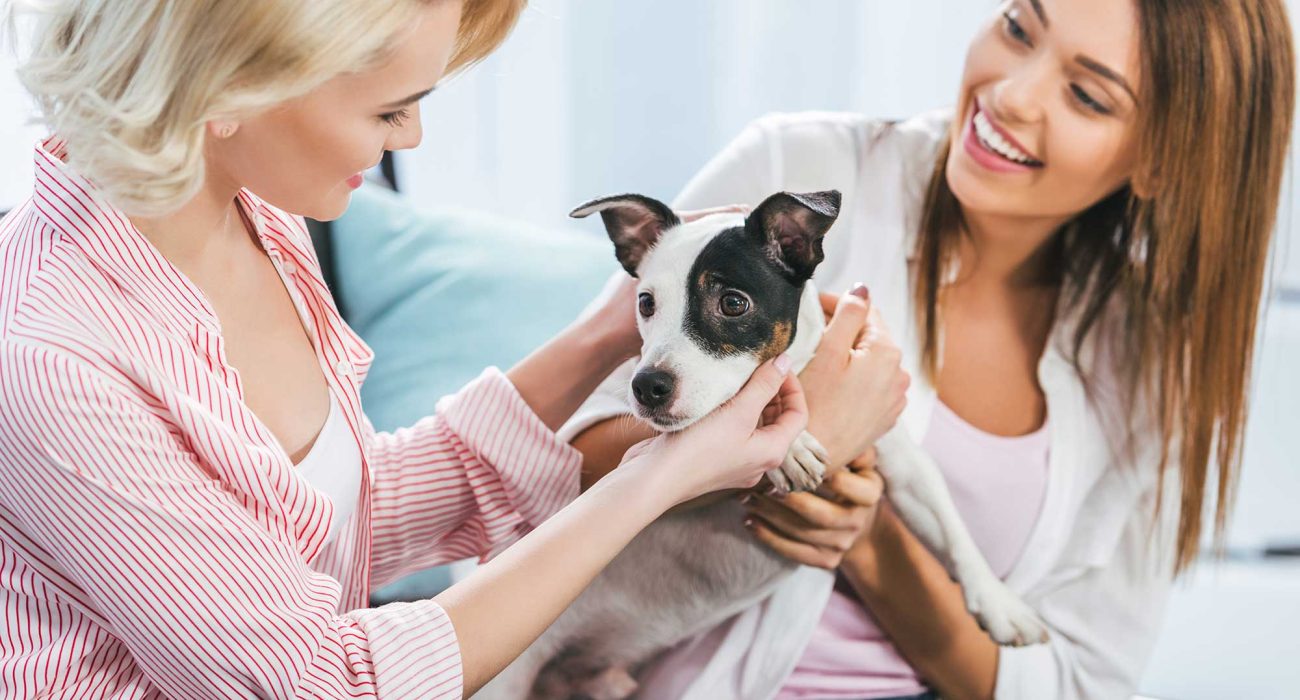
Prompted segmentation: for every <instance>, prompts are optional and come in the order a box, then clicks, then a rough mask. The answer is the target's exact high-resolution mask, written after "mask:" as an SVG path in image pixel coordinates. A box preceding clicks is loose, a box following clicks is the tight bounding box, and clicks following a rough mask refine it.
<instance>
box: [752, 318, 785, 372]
mask: <svg viewBox="0 0 1300 700" xmlns="http://www.w3.org/2000/svg"><path fill="white" fill-rule="evenodd" d="M793 331H794V324H792V323H790V322H789V321H779V322H777V323H776V324H775V325H773V326H772V339H771V340H769V341H768V342H767V345H764V346H763V347H762V348H761V349H760V350H759V352H758V361H759V362H767V361H768V360H770V359H772V358H773V357H776V356H777V355H780V354H781V353H783V352H785V351H786V349H787V348H789V347H790V341H792V340H793V337H792V336H793V335H794V333H793Z"/></svg>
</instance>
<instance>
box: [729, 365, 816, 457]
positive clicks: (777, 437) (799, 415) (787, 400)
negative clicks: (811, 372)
mask: <svg viewBox="0 0 1300 700" xmlns="http://www.w3.org/2000/svg"><path fill="white" fill-rule="evenodd" d="M760 369H761V368H760ZM742 391H743V389H742ZM777 403H778V405H779V406H780V407H781V413H780V414H779V415H777V416H776V419H775V420H772V421H770V422H767V423H765V424H764V425H763V427H761V428H759V429H758V434H759V435H760V436H762V438H763V439H764V440H770V441H773V442H775V443H777V444H778V445H780V446H782V447H784V448H785V449H789V447H790V444H791V443H793V442H794V440H795V438H797V437H799V433H802V432H803V431H804V429H805V428H807V427H808V400H807V398H806V397H805V396H804V393H803V386H801V385H800V384H799V378H798V377H796V376H795V375H793V374H787V375H786V376H785V381H784V382H783V383H782V384H781V388H780V391H779V393H778V395H777Z"/></svg>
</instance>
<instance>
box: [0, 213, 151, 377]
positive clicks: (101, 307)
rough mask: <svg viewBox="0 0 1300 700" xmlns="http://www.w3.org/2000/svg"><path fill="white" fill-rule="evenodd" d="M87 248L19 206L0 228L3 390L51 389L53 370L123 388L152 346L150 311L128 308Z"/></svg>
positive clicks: (137, 306) (134, 305)
mask: <svg viewBox="0 0 1300 700" xmlns="http://www.w3.org/2000/svg"><path fill="white" fill-rule="evenodd" d="M87 245H90V243H88V242H87V240H84V239H78V238H76V237H73V236H68V235H66V231H65V230H63V229H60V228H59V227H58V226H56V225H53V224H51V223H49V222H48V221H45V220H44V219H42V217H40V216H39V215H38V214H36V213H35V212H34V211H33V210H32V209H31V208H30V207H26V206H20V207H19V208H18V209H16V210H15V211H14V212H13V213H12V214H11V215H10V216H9V217H6V219H5V220H4V222H3V223H2V224H0V347H3V348H4V352H3V355H2V356H0V370H2V371H3V373H4V374H3V379H0V384H3V385H4V388H5V389H14V388H16V387H18V386H20V385H21V384H22V383H23V382H25V381H26V380H28V379H32V380H33V381H36V382H40V381H52V380H53V379H54V377H53V376H51V375H48V373H49V372H50V371H51V370H52V369H53V365H58V366H59V367H60V368H62V369H63V370H71V369H72V368H77V369H78V371H80V370H82V369H94V370H95V371H96V372H97V373H99V374H100V375H101V376H104V377H113V376H117V377H119V378H121V379H123V380H125V378H126V377H127V376H129V374H130V373H129V371H128V370H127V368H128V367H131V366H137V365H139V363H140V362H141V360H142V353H141V349H140V348H141V346H142V345H144V344H147V343H149V342H154V344H157V342H156V340H154V341H151V340H150V338H151V337H152V336H153V335H156V334H157V333H160V332H161V330H160V329H158V328H155V327H154V325H153V322H151V321H150V315H151V309H150V308H148V307H147V306H146V305H143V304H141V303H140V302H133V301H132V300H131V298H130V297H129V295H127V294H126V292H125V291H124V290H123V289H122V286H121V283H119V282H118V281H115V279H114V278H113V277H112V276H111V275H109V274H108V273H106V272H105V270H104V269H103V268H102V266H101V265H99V264H97V263H96V262H95V258H94V256H93V255H91V254H90V253H88V251H87V249H86V246H87ZM152 311H154V312H156V309H153V310H152ZM51 363H53V365H52V364H51ZM115 368H116V369H115ZM59 376H70V374H69V372H67V371H64V372H62V373H61V374H60V375H59ZM43 377H44V379H42V378H43Z"/></svg>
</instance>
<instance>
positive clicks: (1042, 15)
mask: <svg viewBox="0 0 1300 700" xmlns="http://www.w3.org/2000/svg"><path fill="white" fill-rule="evenodd" d="M1029 4H1030V5H1032V6H1033V8H1034V14H1036V15H1038V21H1039V22H1042V23H1043V28H1044V29H1046V28H1048V27H1050V26H1052V25H1051V24H1048V22H1047V13H1046V12H1043V3H1042V0H1029Z"/></svg>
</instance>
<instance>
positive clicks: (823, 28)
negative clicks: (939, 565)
mask: <svg viewBox="0 0 1300 700" xmlns="http://www.w3.org/2000/svg"><path fill="white" fill-rule="evenodd" d="M1290 5H1291V10H1292V16H1293V21H1295V20H1296V19H1300V18H1297V17H1296V13H1297V12H1300V7H1298V5H1300V0H1292V2H1291V3H1290ZM994 10H995V3H994V2H992V0H908V1H906V2H885V1H884V0H818V1H817V2H803V1H799V0H709V1H708V2H700V1H699V0H619V1H618V2H610V1H609V0H533V1H532V2H531V3H530V7H529V9H528V11H527V12H526V13H525V15H524V18H523V20H522V22H521V24H520V26H519V27H518V29H517V30H516V31H515V33H514V35H513V36H512V37H511V38H510V39H509V41H508V42H507V44H506V45H505V47H504V48H503V49H502V50H501V51H500V52H498V54H496V55H495V56H493V57H492V58H490V59H489V60H487V61H486V62H485V63H484V64H483V65H481V66H479V67H478V68H476V69H474V70H473V71H471V72H470V73H468V74H467V75H464V76H461V77H459V78H457V79H455V80H453V81H451V82H449V83H448V84H446V85H445V86H443V87H442V88H440V89H439V90H438V92H436V93H435V94H434V95H432V96H431V97H429V98H427V99H426V100H425V102H424V103H423V107H422V110H423V117H422V118H423V123H424V127H425V140H424V143H423V145H421V146H420V147H419V148H418V149H417V150H415V151H414V152H404V153H401V154H399V155H398V157H397V160H396V174H397V179H398V182H399V183H400V185H401V190H402V192H403V193H404V195H405V196H406V198H407V200H408V201H409V202H410V203H411V204H412V205H413V206H415V207H416V208H419V209H427V210H430V211H435V210H441V209H444V208H447V207H454V208H458V209H468V210H480V211H488V212H492V213H493V214H498V215H504V216H506V217H509V218H512V219H516V220H520V221H524V222H528V223H529V224H532V225H538V226H543V227H549V228H568V229H573V230H575V231H581V232H582V233H581V235H583V236H593V237H594V236H597V234H596V232H595V231H596V229H595V228H593V227H580V226H577V225H575V224H572V223H571V222H569V221H568V220H567V218H566V213H567V212H568V211H569V210H570V208H572V206H574V205H575V204H576V203H579V202H581V201H584V200H586V199H589V198H591V197H594V196H598V195H602V194H607V193H611V192H619V191H628V190H631V191H637V192H643V193H646V194H651V195H653V196H657V197H659V198H662V199H665V200H667V199H670V198H672V197H673V196H674V195H675V194H676V193H677V191H678V190H679V189H680V188H681V187H682V186H683V185H684V184H685V182H686V181H687V180H688V179H689V178H690V177H691V175H693V174H694V172H695V171H696V170H697V169H698V168H699V167H700V166H701V165H703V163H704V162H705V161H706V160H707V159H708V158H709V157H711V156H712V155H713V154H714V153H716V152H717V151H718V150H719V149H720V148H722V147H723V146H724V145H725V144H726V143H727V142H728V141H729V140H730V139H731V138H732V137H733V136H734V135H735V134H736V133H737V132H739V131H740V129H741V128H742V127H743V126H744V125H745V124H746V123H748V122H749V121H750V120H752V119H754V118H756V117H759V116H761V115H763V114H765V113H769V112H773V111H798V110H850V111H855V112H861V113H865V114H868V115H871V116H877V117H898V118H902V117H907V116H910V115H912V114H915V113H917V112H920V111H924V110H928V109H932V108H936V107H944V106H947V105H949V104H950V103H951V101H952V100H953V99H954V98H955V96H956V90H957V84H958V80H959V77H960V74H961V69H962V63H963V58H964V55H965V50H966V45H967V42H968V40H969V39H970V37H971V36H972V35H973V34H974V33H975V31H976V29H977V28H978V27H979V25H980V24H981V23H982V22H985V21H987V20H989V19H990V18H991V17H992V16H993V14H994ZM0 61H3V62H4V63H3V64H2V65H0V162H2V163H3V164H4V165H3V167H0V211H2V210H5V209H8V208H10V207H12V206H14V205H15V204H17V203H18V202H19V201H21V200H22V199H23V198H25V197H26V196H27V194H28V192H29V191H30V186H31V179H32V175H31V165H30V164H31V148H32V145H33V144H34V143H35V141H36V140H37V139H38V138H40V137H41V135H42V131H41V130H40V129H39V128H38V127H34V126H31V125H30V124H28V120H29V118H30V116H31V112H30V104H29V103H28V101H27V100H26V98H25V95H24V94H23V93H22V92H21V90H20V88H19V87H18V85H17V82H16V80H15V78H14V74H13V70H12V59H11V58H10V57H9V56H8V55H5V56H3V57H0ZM1291 160H1292V163H1294V160H1295V158H1294V157H1292V159H1291ZM1288 170H1289V171H1293V170H1294V167H1293V166H1292V167H1291V168H1289V169H1288ZM1282 200H1283V204H1282V209H1281V212H1280V216H1279V224H1278V236H1277V239H1276V240H1277V243H1276V250H1275V252H1274V259H1273V270H1272V283H1271V286H1270V288H1269V292H1268V296H1269V298H1268V300H1267V308H1266V311H1265V313H1264V315H1263V323H1262V324H1261V334H1260V335H1261V342H1260V350H1259V356H1258V359H1257V363H1256V376H1255V380H1254V390H1253V397H1252V401H1251V421H1250V424H1249V428H1248V434H1247V443H1246V464H1245V469H1244V472H1243V479H1242V482H1241V488H1240V495H1239V498H1238V501H1237V507H1236V511H1235V517H1234V518H1233V521H1232V528H1231V532H1230V536H1229V538H1228V552H1227V557H1226V558H1225V559H1223V560H1221V561H1209V560H1207V561H1206V562H1204V563H1203V564H1202V565H1201V566H1200V567H1199V568H1198V570H1197V571H1196V572H1195V573H1194V574H1193V575H1192V576H1190V577H1189V578H1188V579H1187V580H1185V581H1184V582H1182V583H1181V584H1180V585H1179V587H1178V590H1177V593H1176V594H1175V597H1174V599H1173V601H1172V603H1171V605H1170V608H1169V612H1168V615H1167V616H1166V620H1165V623H1164V630H1163V632H1162V635H1161V641H1160V643H1159V646H1158V648H1157V650H1156V653H1155V657H1154V658H1153V660H1152V663H1151V665H1150V668H1149V671H1148V673H1147V675H1146V677H1145V679H1144V682H1143V687H1142V692H1143V693H1144V694H1145V695H1149V696H1151V697H1156V698H1171V699H1180V700H1181V699H1186V700H1200V699H1204V700H1210V699H1215V700H1218V699H1220V698H1246V697H1252V698H1255V697H1257V698H1279V697H1295V698H1300V663H1297V662H1298V661H1300V641H1298V639H1300V637H1298V634H1300V557H1297V556H1296V554H1297V553H1298V552H1297V550H1300V361H1298V360H1300V233H1297V231H1296V226H1295V222H1294V215H1293V212H1294V210H1295V208H1296V204H1297V203H1298V201H1300V186H1297V183H1296V181H1295V179H1294V177H1288V180H1287V183H1286V185H1285V189H1284V192H1283V197H1282ZM368 340H369V338H368ZM381 359H382V357H381ZM377 366H378V365H377Z"/></svg>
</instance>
